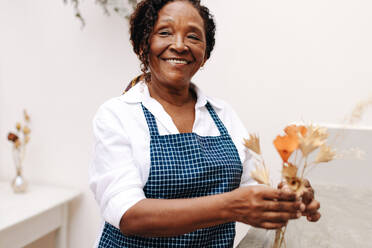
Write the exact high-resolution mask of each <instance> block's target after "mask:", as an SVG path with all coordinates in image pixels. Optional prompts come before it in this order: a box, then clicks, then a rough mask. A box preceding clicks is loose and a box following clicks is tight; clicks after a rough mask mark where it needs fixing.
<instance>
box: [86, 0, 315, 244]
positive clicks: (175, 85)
mask: <svg viewBox="0 0 372 248" xmlns="http://www.w3.org/2000/svg"><path fill="white" fill-rule="evenodd" d="M130 25H131V27H130V32H131V41H132V44H133V47H134V51H135V53H136V54H137V55H138V57H139V59H140V60H141V62H142V71H143V73H144V74H143V75H144V76H142V77H141V78H138V79H137V80H134V81H133V82H132V83H131V86H132V87H131V89H130V90H127V91H126V93H125V94H123V95H122V96H120V97H116V98H114V99H111V100H109V101H107V102H106V103H104V104H103V105H102V106H101V107H100V108H99V110H98V112H97V114H96V117H95V119H94V134H95V150H94V158H93V163H92V168H91V176H90V185H91V189H92V191H93V192H94V194H95V198H96V200H97V202H98V204H99V206H100V209H101V212H102V215H103V218H104V220H105V222H104V224H103V225H102V230H101V235H100V236H99V238H98V240H97V247H110V248H111V247H113V248H114V247H115V248H116V247H141V248H143V247H232V246H233V241H234V236H235V222H236V221H240V222H244V223H247V224H249V225H252V226H255V227H261V228H266V229H276V228H280V227H282V226H284V225H285V224H286V223H287V221H288V220H290V219H295V218H299V217H300V216H301V215H306V216H307V218H308V219H309V220H310V221H316V220H318V219H319V217H320V215H319V212H318V211H317V210H318V208H319V203H318V202H317V201H315V200H314V199H313V195H312V194H311V193H310V192H311V188H309V189H310V190H309V192H308V197H305V198H307V200H306V201H302V202H301V201H300V200H299V199H298V198H296V195H295V194H294V193H291V192H288V191H285V190H281V189H278V190H277V189H271V188H268V187H264V186H261V185H255V183H254V182H253V180H252V179H251V178H250V170H251V169H252V166H253V165H254V163H255V161H254V160H253V158H252V156H251V155H250V154H249V153H248V152H247V151H246V150H245V149H244V146H243V144H242V143H243V142H242V141H243V138H244V137H245V136H246V135H247V132H246V130H245V128H244V126H243V124H242V122H241V121H240V119H239V118H238V116H237V115H236V113H235V112H234V111H233V110H232V109H231V107H230V106H229V105H228V104H226V103H225V102H223V101H221V100H218V99H215V98H211V97H208V96H206V95H204V93H203V92H202V91H201V90H200V89H199V88H198V87H197V86H196V85H194V84H193V83H191V79H192V77H193V76H194V75H195V73H196V72H197V71H198V70H199V69H200V67H202V66H203V65H204V64H205V63H206V61H207V60H208V58H209V57H210V55H211V52H212V50H213V46H214V43H215V40H214V35H215V24H214V21H213V18H212V17H211V15H210V13H209V10H208V9H207V8H206V7H204V6H202V5H200V1H198V0H173V1H171V0H144V1H142V2H140V3H139V4H138V6H137V8H136V10H135V12H134V13H133V15H132V16H131V20H130Z"/></svg>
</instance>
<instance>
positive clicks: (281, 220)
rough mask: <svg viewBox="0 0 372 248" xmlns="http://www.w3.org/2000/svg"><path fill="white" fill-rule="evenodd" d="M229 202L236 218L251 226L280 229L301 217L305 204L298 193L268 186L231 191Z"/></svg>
mask: <svg viewBox="0 0 372 248" xmlns="http://www.w3.org/2000/svg"><path fill="white" fill-rule="evenodd" d="M230 196H231V197H230V199H229V201H230V202H229V204H230V208H231V211H232V213H233V214H234V215H235V218H236V219H235V220H236V221H240V222H243V223H246V224H249V225H251V226H255V227H260V228H265V229H278V228H281V227H283V226H285V225H286V224H287V222H288V220H290V219H297V218H299V217H301V215H302V212H303V211H305V205H304V203H302V202H301V201H300V200H299V198H297V197H296V194H295V193H293V192H288V191H285V190H281V189H272V188H269V187H267V186H261V185H259V186H249V187H242V188H238V189H236V190H234V191H232V192H231V195H230Z"/></svg>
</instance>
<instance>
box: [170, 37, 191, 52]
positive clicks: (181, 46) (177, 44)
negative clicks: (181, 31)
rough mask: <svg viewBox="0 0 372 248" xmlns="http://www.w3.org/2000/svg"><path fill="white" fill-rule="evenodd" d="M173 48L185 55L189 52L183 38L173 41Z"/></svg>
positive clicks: (176, 38)
mask: <svg viewBox="0 0 372 248" xmlns="http://www.w3.org/2000/svg"><path fill="white" fill-rule="evenodd" d="M171 48H172V49H174V50H175V51H176V52H178V53H183V52H185V51H187V50H188V47H187V46H186V44H185V42H184V40H183V37H182V36H176V37H175V40H174V41H173V43H172V46H171Z"/></svg>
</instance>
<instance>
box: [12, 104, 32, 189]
mask: <svg viewBox="0 0 372 248" xmlns="http://www.w3.org/2000/svg"><path fill="white" fill-rule="evenodd" d="M23 116H24V124H22V123H21V122H17V123H16V126H15V127H16V130H17V131H16V132H9V134H8V140H9V141H10V142H12V143H13V147H12V154H13V160H14V164H15V167H16V177H15V178H14V179H13V181H12V188H13V191H14V192H15V193H23V192H26V190H27V181H26V180H25V179H24V177H23V161H24V159H25V155H26V146H27V144H28V143H29V141H30V133H31V129H30V127H29V125H30V121H31V120H30V116H29V115H28V113H27V111H26V110H24V111H23Z"/></svg>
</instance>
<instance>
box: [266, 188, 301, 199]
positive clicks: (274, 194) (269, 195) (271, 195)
mask: <svg viewBox="0 0 372 248" xmlns="http://www.w3.org/2000/svg"><path fill="white" fill-rule="evenodd" d="M262 197H263V199H265V200H278V201H296V200H298V197H297V196H296V193H294V192H288V191H284V190H280V189H279V190H278V189H270V188H267V189H266V190H264V191H263V192H262Z"/></svg>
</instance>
